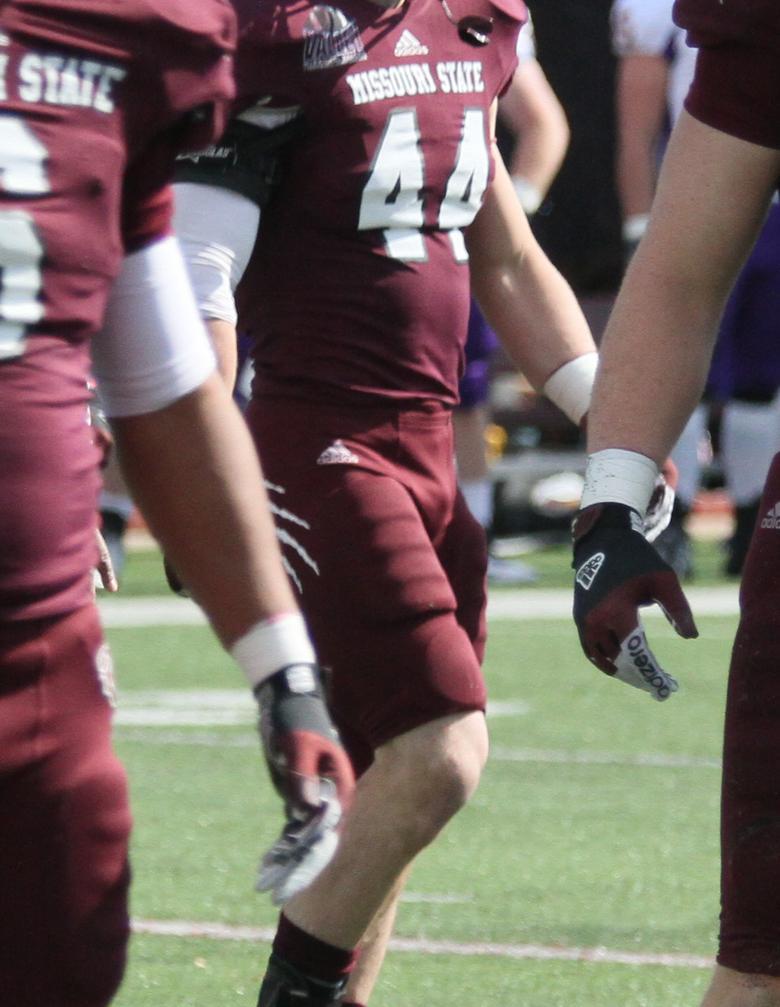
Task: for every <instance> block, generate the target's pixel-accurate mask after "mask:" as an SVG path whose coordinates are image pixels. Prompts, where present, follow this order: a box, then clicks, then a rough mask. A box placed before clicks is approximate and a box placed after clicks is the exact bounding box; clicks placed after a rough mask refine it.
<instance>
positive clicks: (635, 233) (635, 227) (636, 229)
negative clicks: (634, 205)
mask: <svg viewBox="0 0 780 1007" xmlns="http://www.w3.org/2000/svg"><path fill="white" fill-rule="evenodd" d="M649 223H650V214H649V213H633V214H632V215H631V216H630V217H626V219H625V220H624V221H623V241H627V242H628V243H629V244H631V245H635V244H636V243H637V242H638V241H641V240H642V238H643V237H644V235H645V231H646V230H647V225H648V224H649Z"/></svg>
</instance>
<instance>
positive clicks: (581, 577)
mask: <svg viewBox="0 0 780 1007" xmlns="http://www.w3.org/2000/svg"><path fill="white" fill-rule="evenodd" d="M605 559H606V557H605V556H604V553H603V552H596V553H594V554H593V555H592V556H591V557H590V559H586V560H585V562H584V563H583V564H582V566H581V567H580V568H579V570H578V571H577V576H576V580H577V583H578V584H579V585H580V587H582V588H584V589H585V590H586V591H590V589H591V588H592V587H593V581H594V580H595V579H596V574H597V573H598V572H599V570H600V569H601V568H602V566H603V565H604V560H605Z"/></svg>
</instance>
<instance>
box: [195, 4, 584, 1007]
mask: <svg viewBox="0 0 780 1007" xmlns="http://www.w3.org/2000/svg"><path fill="white" fill-rule="evenodd" d="M524 20H525V8H524V6H523V4H522V3H516V4H515V3H512V4H507V3H502V4H501V6H497V5H493V4H491V3H489V2H488V0H478V2H477V3H471V4H470V5H469V6H468V9H463V8H462V7H459V8H458V9H457V10H455V9H454V5H453V4H452V3H450V2H449V0H448V2H447V3H442V2H441V0H423V2H421V3H417V2H415V3H413V4H409V5H399V6H397V7H394V8H389V9H386V8H385V7H384V5H381V4H373V3H371V2H367V0H347V2H344V3H342V4H340V5H339V8H338V9H336V8H327V9H324V8H322V7H321V6H312V5H303V6H301V7H300V8H296V9H295V11H291V10H290V9H289V8H284V7H282V6H280V5H277V6H274V5H269V6H268V7H267V8H264V9H261V10H260V11H259V12H258V15H257V20H256V22H255V25H254V27H253V29H252V31H251V32H250V33H249V34H247V35H244V36H243V37H242V45H241V48H240V51H239V58H238V79H239V85H240V97H239V104H238V105H237V110H239V111H240V115H238V117H237V119H236V120H234V123H233V126H232V127H229V129H228V133H227V134H226V136H225V137H223V138H222V140H221V141H220V144H219V147H218V149H217V150H215V151H214V152H213V156H212V157H211V158H208V157H205V158H204V157H201V158H199V159H198V160H197V161H190V162H184V163H183V174H182V179H186V181H183V182H182V184H180V185H178V186H177V206H178V209H177V230H178V232H179V234H180V236H181V237H182V240H183V242H184V247H185V249H186V252H187V256H188V259H189V261H190V262H191V263H193V264H194V266H195V268H194V269H193V272H192V275H193V277H194V280H195V283H196V286H197V287H198V289H199V291H200V295H201V296H200V300H201V305H202V309H203V311H204V315H205V316H206V317H208V318H211V319H216V320H217V321H218V322H220V323H221V324H220V326H219V328H220V329H221V325H222V324H224V323H227V324H228V325H231V326H232V325H233V324H234V323H235V321H236V317H237V318H238V323H239V326H240V328H241V329H242V331H249V332H250V333H251V335H252V336H253V338H254V363H255V380H254V386H253V397H252V401H251V402H250V404H249V406H248V410H247V416H248V421H249V424H250V427H251V429H252V431H253V433H254V435H255V438H256V442H257V446H258V450H259V452H260V455H261V458H262V459H263V467H264V470H265V471H266V474H267V476H268V479H269V481H270V484H271V486H272V501H273V504H274V506H275V507H276V513H277V518H278V523H279V528H280V534H281V536H282V541H283V543H284V547H285V548H284V552H285V557H286V560H287V562H288V564H289V567H290V569H291V571H292V573H293V576H294V577H295V580H296V583H297V585H298V587H299V590H300V597H301V604H302V607H303V609H304V611H305V614H306V617H307V619H308V622H309V625H310V628H311V629H312V633H313V637H314V639H315V642H316V646H317V648H318V653H320V656H321V658H322V660H323V663H324V665H325V666H326V667H327V668H328V673H329V686H330V693H329V695H330V697H331V705H332V711H333V714H334V719H336V720H337V722H338V724H339V727H340V730H341V731H342V736H343V738H344V740H345V745H347V747H348V751H349V753H350V756H351V758H352V760H353V763H354V765H355V768H356V770H357V772H358V774H359V775H360V779H359V782H358V786H357V788H356V795H355V801H354V803H353V805H352V808H351V810H350V812H349V814H348V815H347V817H346V819H345V823H344V829H343V832H342V835H341V839H340V843H339V847H338V849H337V851H336V853H335V855H334V858H333V860H332V861H331V862H330V863H329V864H328V866H327V867H325V869H324V870H323V871H322V873H321V874H320V875H319V876H318V877H317V878H316V879H315V880H314V881H313V882H312V884H311V885H310V886H309V887H308V888H306V889H305V890H304V891H303V892H301V893H299V894H298V895H296V896H295V897H294V898H293V899H292V900H290V901H289V902H288V903H287V904H286V906H285V908H284V912H283V915H282V917H281V920H280V924H279V928H278V931H277V935H276V938H275V941H274V946H273V954H272V957H271V961H270V963H269V968H268V972H267V974H266V977H265V980H264V982H263V986H262V989H261V993H260V1004H262V1005H263V1007H271V1005H278V1007H282V1005H286V1004H292V1003H301V1004H312V1005H314V1004H317V1005H320V1007H324V1005H326V1004H340V1003H344V1004H350V1005H353V1007H355V1005H360V1004H366V1003H367V1002H368V998H369V996H370V993H371V990H372V988H373V986H374V983H375V981H376V977H377V973H378V970H379V967H380V965H381V961H382V957H383V955H384V950H385V946H386V942H387V939H388V937H389V934H390V931H391V929H392V924H393V919H394V915H395V908H396V903H397V898H398V895H399V892H400V889H401V887H402V886H403V882H404V880H405V877H406V874H407V871H408V868H409V865H410V864H411V862H412V860H413V859H414V857H415V856H416V854H417V853H418V852H419V851H420V850H421V849H422V848H423V847H425V846H426V845H427V844H428V843H430V842H431V841H432V840H433V839H434V838H435V837H436V835H437V834H438V832H439V831H440V830H441V828H442V827H443V826H444V825H445V824H446V822H447V821H448V820H449V819H450V818H451V817H452V816H453V815H454V814H455V813H456V812H457V811H458V810H459V808H460V807H461V806H462V805H463V804H464V803H465V801H466V800H467V799H468V797H469V796H470V794H471V793H472V791H473V790H474V788H475V786H476V785H477V782H478V779H479V776H480V773H481V770H482V766H483V763H484V760H485V757H486V752H487V736H486V727H485V719H484V703H485V694H484V683H483V680H482V675H481V669H480V664H481V660H482V656H483V652H484V635H485V600H486V598H485V583H484V581H485V570H486V559H487V557H486V548H485V537H484V534H483V531H482V529H481V528H480V526H479V525H478V524H477V522H475V521H474V519H473V518H472V516H471V514H470V513H469V510H468V507H467V506H466V504H465V501H464V500H463V497H462V496H461V495H460V494H459V493H458V492H457V488H456V480H455V470H454V458H453V441H452V429H451V411H452V407H453V406H454V404H455V403H456V401H457V396H458V387H457V386H458V374H459V370H460V362H461V354H462V348H463V344H464V342H465V337H466V327H467V320H468V311H469V300H470V289H471V288H473V290H474V292H475V294H476V295H477V296H478V297H479V299H480V302H481V304H482V306H483V308H484V310H485V313H486V317H487V318H488V319H489V320H490V323H491V324H492V325H493V326H494V328H495V329H496V331H497V332H498V333H499V335H500V336H501V338H502V340H503V341H504V342H505V345H506V347H507V350H508V352H509V353H510V356H511V357H512V358H513V360H514V361H515V363H516V364H517V365H518V366H520V367H521V368H522V370H523V373H524V374H525V375H526V376H527V377H528V379H529V380H530V381H531V382H532V384H533V385H534V387H536V388H538V389H540V390H541V389H545V390H546V392H547V393H548V394H550V395H551V397H553V398H554V400H555V401H556V402H557V404H559V405H561V406H562V408H563V409H564V410H565V411H566V412H567V414H568V415H569V416H570V418H571V419H572V420H573V421H574V422H578V421H579V420H580V419H581V417H582V415H583V413H584V412H585V410H586V409H587V404H588V401H589V393H590V387H591V383H592V378H593V373H594V370H595V350H594V346H593V341H592V339H591V336H590V333H589V331H588V328H587V325H586V323H585V320H584V318H583V316H582V313H581V311H580V310H579V307H578V305H577V302H576V300H575V298H574V296H573V294H572V292H571V290H570V289H569V288H568V286H567V285H566V284H565V282H564V281H563V280H562V278H561V277H560V275H559V274H558V273H557V272H556V271H555V270H554V268H553V267H552V266H551V264H550V263H549V261H548V260H547V258H546V257H545V256H544V254H543V253H542V251H541V249H540V248H539V246H538V244H537V243H536V241H535V239H534V238H533V235H532V232H531V230H530V227H529V225H528V222H527V219H526V217H525V216H524V214H523V213H522V210H521V208H520V206H519V205H518V203H517V197H516V194H515V191H514V187H513V184H512V181H511V179H510V177H509V174H508V173H507V171H506V169H505V168H504V166H503V163H502V162H501V160H500V157H499V156H498V153H497V150H496V147H495V142H494V116H495V99H496V97H497V96H498V94H500V93H501V92H502V91H503V89H504V88H505V86H506V85H507V84H508V83H509V81H510V80H511V78H512V76H513V74H514V71H515V65H516V40H517V31H518V29H519V27H520V24H521V23H522V22H523V21H524ZM274 94H275V95H278V100H277V101H276V102H274V101H268V100H261V102H260V104H259V105H253V103H254V102H257V100H258V98H260V99H265V98H266V96H267V95H274ZM298 110H300V111H301V112H302V115H301V123H300V127H299V131H298V132H299V135H298V136H296V137H294V138H293V139H292V141H291V142H290V146H289V149H288V150H287V152H286V154H285V155H284V156H283V157H282V159H281V162H282V172H281V181H280V183H279V186H278V188H277V189H276V190H275V191H274V192H273V193H272V194H271V195H270V198H269V199H268V200H267V202H266V204H265V205H264V206H263V209H262V218H261V217H260V212H261V211H260V205H261V204H263V202H264V197H265V196H267V195H268V193H264V192H262V191H260V192H258V191H257V185H256V186H255V191H254V192H252V191H251V188H250V187H249V186H248V180H250V181H251V179H252V178H253V177H254V178H255V180H256V182H257V181H260V180H261V179H262V178H264V177H266V176H267V175H268V174H269V173H270V174H271V175H273V173H274V170H275V166H274V165H270V164H269V163H268V160H267V159H266V158H265V157H264V154H263V150H264V148H265V150H266V151H267V149H268V147H269V146H270V145H271V143H272V141H271V139H269V137H268V136H264V134H263V132H262V131H261V132H260V133H258V129H257V127H258V126H262V125H263V124H265V125H266V126H270V127H273V126H274V125H278V124H280V123H286V122H287V121H288V120H289V119H290V118H291V116H292V117H294V116H295V115H296V114H297V112H298ZM252 127H255V128H254V129H253V128H252ZM266 133H267V130H266ZM223 151H230V155H229V156H227V157H226V156H224V154H223V153H221V152H223ZM253 166H254V167H253ZM236 168H237V169H238V171H237V172H236V170H235V169H236ZM204 186H208V187H209V189H208V191H206V190H205V189H204ZM258 222H259V230H258ZM247 261H248V267H247V268H246V270H244V265H245V264H246V262H247ZM304 261H305V263H306V268H305V269H302V268H301V266H300V264H301V263H302V262H304ZM469 264H470V268H469ZM209 274H210V275H209ZM235 274H239V275H240V274H243V280H242V283H241V286H240V288H239V310H238V312H236V309H235V305H234V304H233V301H232V297H230V296H229V295H230V290H231V278H232V277H233V276H234V275H235ZM220 297H223V298H225V303H224V304H223V305H222V306H220V304H219V303H218V302H219V300H220ZM216 334H217V337H218V338H219V336H220V332H217V333H216ZM229 339H230V346H234V345H235V335H234V333H231V334H230V337H229ZM423 765H424V766H425V767H426V772H425V773H421V772H420V767H421V766H423ZM364 935H366V939H365V940H363V941H362V953H361V957H360V960H359V961H358V965H357V968H356V969H354V972H353V974H352V979H351V980H350V981H349V985H348V986H347V987H346V989H345V983H346V982H347V979H348V976H349V975H350V971H351V970H353V967H354V963H355V948H356V947H357V945H358V944H359V943H361V939H362V938H364Z"/></svg>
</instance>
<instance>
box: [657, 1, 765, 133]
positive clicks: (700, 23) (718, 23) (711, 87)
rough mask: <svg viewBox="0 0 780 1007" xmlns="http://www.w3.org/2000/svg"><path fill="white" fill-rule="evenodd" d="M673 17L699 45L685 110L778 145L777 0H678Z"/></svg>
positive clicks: (728, 130)
mask: <svg viewBox="0 0 780 1007" xmlns="http://www.w3.org/2000/svg"><path fill="white" fill-rule="evenodd" d="M674 20H675V22H676V24H678V25H679V26H680V27H681V28H685V29H686V31H687V33H688V42H689V44H690V45H693V46H696V47H698V49H699V56H698V59H697V63H696V74H695V77H694V81H693V84H692V86H691V90H690V92H689V94H688V98H687V100H686V103H685V107H686V109H687V110H688V112H690V114H691V115H693V116H695V117H696V118H697V119H699V120H700V121H701V122H704V123H706V124H707V125H708V126H712V127H714V128H715V129H719V130H721V131H723V132H724V133H729V134H730V135H732V136H736V137H738V138H739V139H741V140H748V141H749V142H751V143H757V144H761V145H762V146H765V147H775V148H780V111H779V110H780V4H778V3H777V0H741V2H740V3H730V4H723V3H719V2H718V0H677V2H676V3H675V5H674Z"/></svg>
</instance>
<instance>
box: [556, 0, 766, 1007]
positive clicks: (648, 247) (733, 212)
mask: <svg viewBox="0 0 780 1007" xmlns="http://www.w3.org/2000/svg"><path fill="white" fill-rule="evenodd" d="M674 17H675V21H676V23H677V24H679V25H680V26H681V27H682V28H684V29H686V30H687V31H688V33H689V36H688V37H689V40H690V41H691V42H692V43H693V44H694V45H696V46H698V47H699V54H698V56H697V61H696V70H695V74H694V80H693V84H692V86H691V89H690V91H689V93H688V96H687V98H686V100H685V110H684V111H683V112H682V113H681V114H680V116H679V118H678V120H677V124H676V126H675V128H674V131H673V133H672V137H671V140H670V143H669V147H668V150H667V153H666V156H665V158H664V163H663V165H662V168H661V173H660V176H659V183H658V191H657V194H656V197H655V200H654V202H653V208H652V212H651V216H650V223H649V226H648V230H647V233H646V235H645V237H644V238H643V240H642V242H641V243H640V245H639V248H638V249H637V251H636V254H635V255H634V257H633V259H632V261H631V264H630V266H629V268H628V271H627V273H626V277H625V280H624V282H623V286H622V288H621V291H620V294H619V296H618V299H617V301H616V303H615V308H614V311H613V313H612V317H611V319H610V323H609V326H608V328H607V332H606V334H605V337H604V340H603V342H602V347H601V363H600V368H599V373H598V376H597V380H596V387H595V389H594V395H593V403H592V405H591V408H590V411H589V413H588V447H589V450H590V451H591V454H590V455H589V458H588V468H587V473H586V480H585V491H584V493H583V498H582V509H581V510H580V511H579V513H578V515H577V518H576V521H575V526H574V567H575V570H576V575H575V588H574V617H575V620H576V623H577V627H578V630H579V633H580V640H581V642H582V645H583V649H584V651H585V654H586V655H587V657H588V658H589V659H590V660H591V661H592V662H593V663H594V664H596V666H597V667H599V668H600V669H601V670H602V671H605V672H606V673H607V674H610V675H617V676H618V677H620V678H624V680H627V679H625V676H626V674H627V673H629V672H630V670H631V668H633V669H634V672H635V673H636V672H644V674H643V675H642V678H643V679H644V686H643V687H644V688H647V689H648V691H651V692H653V693H655V695H656V698H659V699H662V698H664V694H665V695H666V696H668V695H670V694H671V691H673V689H672V685H673V681H672V679H671V676H670V675H668V673H667V672H666V671H665V670H664V669H663V667H662V666H661V665H660V664H659V662H658V660H657V659H656V658H655V656H654V655H653V653H652V651H651V650H650V648H649V647H648V645H647V641H646V639H645V635H644V632H643V630H642V627H641V622H640V621H639V608H640V607H643V606H647V605H651V604H654V603H658V604H659V605H660V606H661V607H662V609H663V611H664V612H665V613H666V614H667V616H668V618H669V620H670V622H671V623H672V625H673V626H674V628H675V629H676V631H677V632H678V634H680V635H681V636H683V637H685V638H691V637H694V636H696V633H697V631H696V626H695V624H694V621H693V617H692V614H691V610H690V607H689V606H688V603H687V601H686V599H685V597H684V595H683V592H682V589H681V587H680V583H679V580H678V579H677V577H676V576H675V574H674V572H673V571H672V570H671V568H670V567H669V566H668V565H667V564H666V563H664V561H663V560H662V559H661V558H660V556H659V555H658V553H657V552H656V551H655V550H654V549H653V548H652V547H651V546H649V545H648V544H647V542H645V540H644V538H643V536H642V535H641V534H640V533H638V531H637V526H638V516H639V515H641V513H642V510H643V508H644V506H645V502H646V497H647V494H648V493H649V492H650V487H651V485H652V480H653V478H654V474H655V472H656V471H657V466H658V464H659V462H660V461H661V459H663V458H664V457H665V456H666V454H667V452H668V451H669V450H670V448H671V447H672V445H673V444H674V443H675V441H676V439H677V437H679V435H680V432H681V430H682V428H683V426H684V424H685V422H686V421H687V419H688V416H689V415H690V413H691V412H692V411H693V409H694V408H695V406H696V404H697V403H698V401H699V398H700V396H701V392H702V389H703V388H704V384H705V381H706V378H707V373H708V370H709V364H710V359H711V354H712V350H713V347H714V344H715V340H716V336H717V330H718V324H719V321H720V317H721V314H722V312H723V309H724V307H725V304H726V301H727V298H728V296H729V292H730V290H731V287H732V285H733V283H734V281H735V279H736V277H737V275H738V272H739V270H740V268H741V267H742V265H743V263H744V262H745V259H746V258H747V256H748V254H749V252H750V250H751V248H752V246H753V243H754V242H755V240H756V238H757V237H758V234H759V231H760V229H761V227H762V225H763V222H764V220H765V217H766V214H767V212H768V210H769V206H770V203H771V200H772V199H773V197H774V195H775V193H776V191H777V186H778V180H779V179H780V114H779V113H778V109H779V108H780V105H779V104H778V95H780V7H779V6H778V4H777V3H776V2H775V0H754V2H752V3H749V4H729V3H713V2H711V0H677V2H676V3H675V7H674ZM638 375H640V376H641V385H638V381H637V376H638ZM638 387H640V388H641V392H642V394H637V390H638ZM779 499H780V456H779V455H776V456H775V458H774V459H773V462H772V465H771V468H770V471H769V475H768V478H767V483H766V486H765V489H764V495H763V499H762V503H761V509H760V512H759V513H760V519H759V521H758V522H757V524H756V528H755V530H754V533H753V538H752V540H751V544H750V547H749V550H748V556H747V559H746V562H745V567H744V572H743V577H742V583H741V586H740V621H739V627H738V630H737V636H736V639H735V643H734V648H733V651H732V656H731V665H730V668H729V684H728V693H727V699H726V722H725V737H724V746H723V771H722V791H721V830H720V837H721V914H720V934H719V946H718V955H717V966H716V968H715V972H714V975H713V978H712V982H711V984H710V987H709V989H708V990H707V992H706V994H705V996H704V999H703V1001H702V1007H778V1005H780V858H778V855H777V851H778V824H779V823H780V790H779V789H778V783H777V781H778V778H779V776H780V695H779V694H778V684H777V668H778V665H779V664H780V634H778V619H777V605H778V597H779V596H780V534H778V530H779V527H780V522H778V517H777V511H778V507H777V502H778V500H779ZM635 684H636V683H635Z"/></svg>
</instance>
